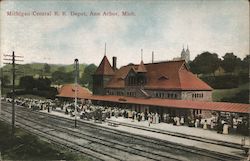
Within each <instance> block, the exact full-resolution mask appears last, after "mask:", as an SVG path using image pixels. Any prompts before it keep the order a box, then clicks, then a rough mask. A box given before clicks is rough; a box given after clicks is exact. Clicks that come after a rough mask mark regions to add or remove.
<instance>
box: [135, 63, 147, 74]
mask: <svg viewBox="0 0 250 161" xmlns="http://www.w3.org/2000/svg"><path fill="white" fill-rule="evenodd" d="M136 71H137V72H139V73H145V72H147V69H146V67H145V65H144V63H143V61H141V63H140V65H139V66H138V68H137V70H136Z"/></svg>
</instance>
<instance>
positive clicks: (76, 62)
mask: <svg viewBox="0 0 250 161" xmlns="http://www.w3.org/2000/svg"><path fill="white" fill-rule="evenodd" d="M78 71H79V64H78V59H75V128H76V113H77V108H76V106H77V78H78Z"/></svg>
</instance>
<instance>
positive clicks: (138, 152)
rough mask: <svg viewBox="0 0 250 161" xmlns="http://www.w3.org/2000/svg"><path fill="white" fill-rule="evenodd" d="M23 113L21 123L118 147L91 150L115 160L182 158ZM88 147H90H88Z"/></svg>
mask: <svg viewBox="0 0 250 161" xmlns="http://www.w3.org/2000/svg"><path fill="white" fill-rule="evenodd" d="M3 111H4V112H7V113H9V116H10V111H6V110H3ZM23 115H24V113H17V118H18V120H19V121H20V120H22V121H20V123H21V124H24V125H27V123H24V122H25V121H28V122H33V123H34V125H35V124H36V125H37V124H39V125H41V126H42V127H43V128H44V127H46V128H48V129H52V128H53V130H56V132H63V133H67V134H69V135H71V136H73V137H75V138H79V139H84V140H87V141H89V142H90V143H91V144H97V145H98V146H105V148H110V149H112V152H113V153H114V150H115V149H116V150H118V152H116V154H112V153H110V152H109V153H104V152H103V151H101V150H98V149H97V150H96V149H93V148H91V149H90V150H95V151H96V152H98V153H101V154H104V155H108V156H109V157H112V158H114V159H115V160H133V159H131V158H135V160H179V161H180V159H178V158H177V157H176V156H171V154H167V155H166V154H159V153H157V152H151V151H149V150H145V149H141V148H134V147H131V146H128V145H125V144H122V143H119V142H115V141H110V140H109V141H107V140H105V139H101V138H98V137H94V136H93V135H86V134H84V133H83V132H78V131H75V130H71V129H69V128H64V127H61V126H57V125H55V124H53V125H47V124H46V123H41V122H38V120H39V118H37V119H35V120H36V121H34V120H33V119H34V118H32V119H29V118H31V117H30V116H31V115H25V116H23ZM27 126H30V125H27ZM34 129H35V130H38V131H41V129H40V128H34ZM48 131H49V133H47V134H50V135H51V133H50V131H51V130H48ZM43 132H44V131H43ZM44 133H46V132H44ZM52 136H53V137H58V136H57V135H52ZM75 144H76V143H75ZM78 146H81V145H78ZM88 148H90V147H88ZM122 152H127V153H128V154H126V155H130V156H129V158H127V159H126V158H124V156H122V155H121V153H122ZM118 154H119V155H118ZM120 155H121V156H120ZM131 155H132V156H131ZM133 155H134V156H133ZM138 156H140V157H139V158H138ZM105 160H110V159H105ZM181 160H184V158H182V159H181Z"/></svg>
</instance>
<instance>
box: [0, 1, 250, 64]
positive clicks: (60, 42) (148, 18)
mask: <svg viewBox="0 0 250 161" xmlns="http://www.w3.org/2000/svg"><path fill="white" fill-rule="evenodd" d="M0 4H1V28H0V29H1V32H0V33H1V55H2V54H11V52H12V51H13V50H14V51H15V52H16V54H17V55H23V56H24V63H30V62H47V63H53V64H72V63H73V62H74V59H75V58H78V59H79V62H80V63H87V64H90V63H94V64H96V65H98V64H99V63H100V61H101V59H102V57H103V55H104V44H105V42H106V43H107V56H108V58H109V60H110V62H111V61H112V60H111V59H112V56H116V57H117V58H118V59H117V64H118V66H122V65H126V64H129V63H135V64H137V63H140V59H141V49H143V61H144V62H145V63H149V62H151V59H152V58H151V53H152V51H154V53H155V56H154V57H155V61H164V60H172V59H173V58H174V57H179V56H180V53H181V50H182V46H183V44H184V46H185V48H186V46H187V45H188V46H189V50H190V52H191V60H193V59H194V58H195V56H196V55H197V54H200V53H202V52H203V51H210V52H215V53H217V54H218V55H219V56H220V57H221V56H223V55H224V54H225V53H226V52H233V53H234V54H235V55H237V56H239V57H240V58H244V57H245V56H246V55H247V54H249V2H248V1H247V0H237V1H235V0H220V1H219V0H213V1H203V0H187V1H184V0H183V1H181V0H180V1H173V0H169V1H165V0H164V1H163V0H162V1H159V0H158V1H153V0H152V1H151V0H147V1H139V0H138V1H136V0H135V1H126V2H125V1H119V0H118V1H115V0H113V1H84V0H83V1H81V0H78V1H73V2H72V1H71V2H66V1H59V0H55V1H52V2H51V1H24V2H23V1H22V2H18V1H1V2H0ZM8 11H12V12H16V11H17V12H25V13H27V14H30V15H28V16H13V15H12V16H10V15H9V16H8V15H7V12H8ZM34 11H35V12H49V11H51V12H52V16H35V15H33V12H34ZM55 11H57V12H59V13H60V14H61V13H62V12H65V13H66V16H62V15H60V16H55V15H54V12H55ZM71 11H74V12H85V13H86V14H87V16H79V17H77V16H71V15H70V13H71ZM91 11H92V12H100V13H101V16H90V15H89V13H90V12H91ZM107 11H111V12H117V13H118V14H119V16H103V15H102V14H103V12H107ZM122 11H128V12H134V14H135V15H134V16H122V14H121V12H122ZM1 59H2V58H1Z"/></svg>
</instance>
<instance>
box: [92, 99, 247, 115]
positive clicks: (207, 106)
mask: <svg viewBox="0 0 250 161" xmlns="http://www.w3.org/2000/svg"><path fill="white" fill-rule="evenodd" d="M88 99H90V100H100V101H108V102H116V103H127V104H139V105H147V106H160V107H165V108H181V109H199V110H212V111H223V112H237V113H250V105H249V104H241V103H226V102H202V101H191V100H171V99H160V98H135V97H124V96H111V95H105V96H100V95H92V96H90V97H89V98H88Z"/></svg>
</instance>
